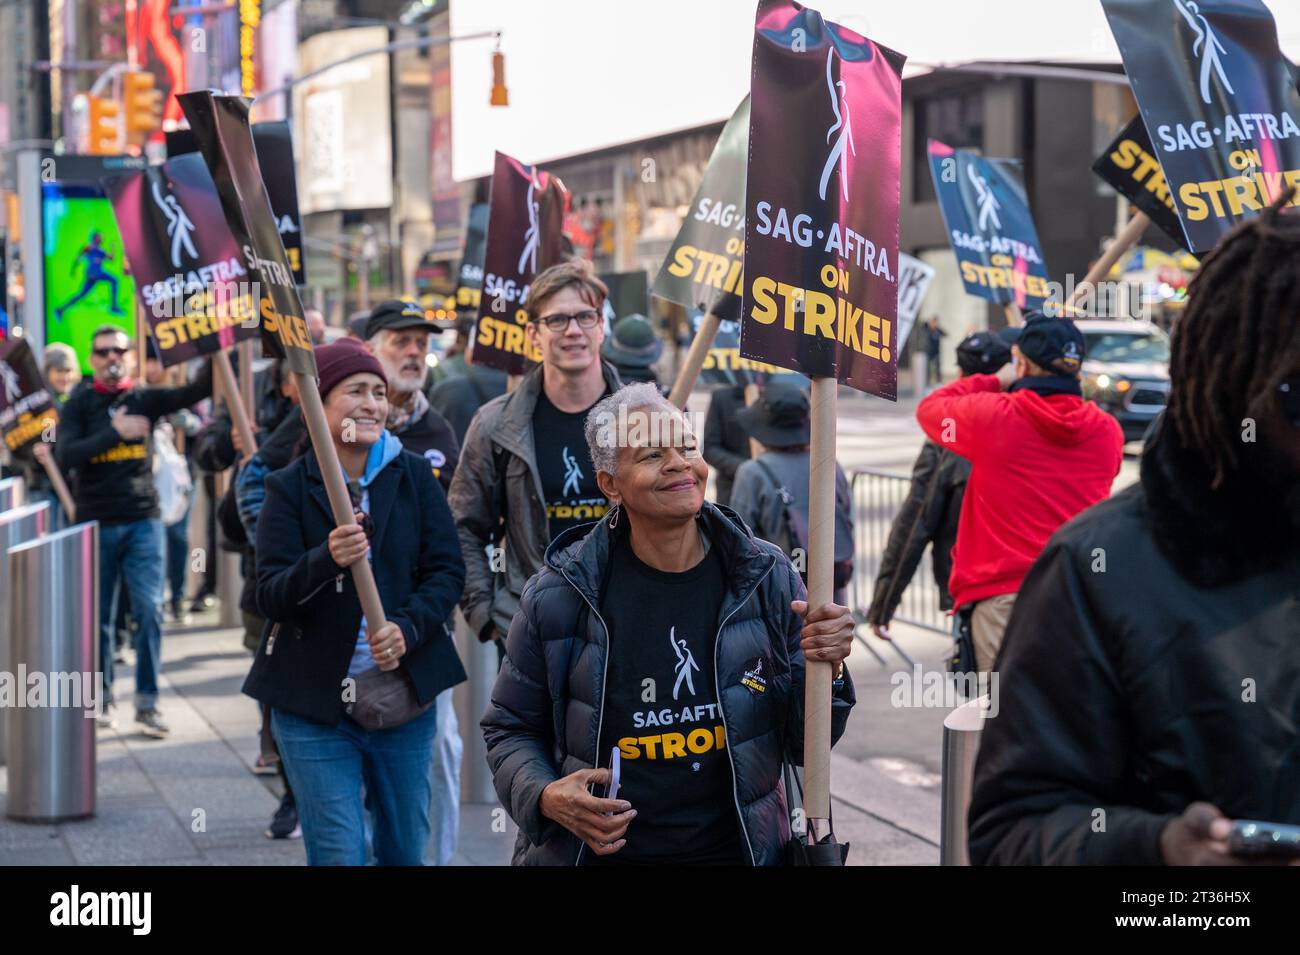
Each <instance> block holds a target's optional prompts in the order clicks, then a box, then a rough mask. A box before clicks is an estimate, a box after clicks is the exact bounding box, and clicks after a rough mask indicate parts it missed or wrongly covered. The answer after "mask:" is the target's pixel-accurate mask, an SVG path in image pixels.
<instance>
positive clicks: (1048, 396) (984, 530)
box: [916, 312, 1124, 673]
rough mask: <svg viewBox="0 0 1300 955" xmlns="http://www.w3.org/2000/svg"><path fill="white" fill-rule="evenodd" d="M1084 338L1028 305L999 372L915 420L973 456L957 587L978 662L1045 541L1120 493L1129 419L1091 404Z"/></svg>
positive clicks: (940, 395)
mask: <svg viewBox="0 0 1300 955" xmlns="http://www.w3.org/2000/svg"><path fill="white" fill-rule="evenodd" d="M1083 353H1084V342H1083V335H1082V334H1081V333H1080V332H1079V329H1078V328H1077V327H1075V324H1074V322H1072V321H1070V320H1069V319H1068V318H1048V317H1047V316H1045V315H1043V314H1042V313H1041V312H1030V313H1029V314H1028V315H1026V317H1025V324H1024V327H1023V329H1022V330H1021V333H1020V338H1019V340H1018V342H1017V343H1016V345H1015V346H1014V347H1013V349H1012V355H1013V361H1012V363H1011V364H1010V365H1007V366H1005V367H1004V368H1003V369H1002V370H1001V371H1000V372H998V374H996V375H970V376H968V377H966V378H960V379H958V380H957V381H954V382H953V383H952V384H950V385H947V386H945V387H943V388H940V389H938V390H937V391H935V392H933V393H932V394H930V395H929V396H928V397H927V398H925V400H923V401H922V402H921V404H920V406H919V407H918V408H917V409H916V417H917V419H918V420H919V421H920V422H921V427H922V428H923V429H925V433H926V434H927V435H928V436H929V437H930V439H931V440H933V441H935V442H938V444H939V445H940V446H942V447H946V448H951V449H952V450H953V451H955V452H956V453H957V454H959V455H961V456H962V457H964V458H966V459H967V460H969V461H970V463H971V475H970V480H969V482H968V483H967V485H966V497H965V500H964V503H963V504H962V511H961V519H960V521H959V522H958V525H957V543H956V545H954V547H953V555H952V556H953V562H952V577H951V579H950V581H949V585H948V586H949V590H950V591H951V592H952V598H953V606H954V607H956V608H958V612H969V613H970V615H971V617H970V622H971V637H972V640H973V642H974V645H975V662H976V666H977V667H978V669H979V671H980V672H981V673H987V672H989V671H991V670H992V669H993V664H994V662H995V660H996V658H997V653H998V647H999V646H1000V645H1001V643H1002V634H1003V632H1004V631H1005V630H1006V627H1007V621H1008V620H1009V619H1010V618H1011V608H1012V606H1013V605H1014V603H1015V600H1016V592H1017V591H1018V590H1019V589H1020V582H1021V581H1022V580H1023V579H1024V577H1025V574H1026V573H1027V572H1028V570H1029V567H1030V565H1031V564H1032V563H1033V562H1034V561H1035V560H1036V559H1037V558H1038V555H1039V554H1040V553H1041V552H1042V550H1043V547H1044V545H1045V544H1046V543H1047V539H1048V538H1049V537H1051V536H1052V534H1054V533H1055V532H1056V530H1057V529H1058V528H1059V527H1060V526H1061V525H1062V524H1064V523H1065V522H1066V521H1068V520H1070V519H1071V518H1072V517H1074V516H1075V515H1076V514H1078V513H1079V512H1080V511H1083V510H1084V509H1086V508H1089V507H1091V506H1092V505H1093V504H1096V503H1097V502H1098V501H1101V500H1104V499H1105V498H1106V497H1108V496H1109V495H1110V487H1111V484H1112V483H1113V482H1114V480H1115V475H1116V474H1118V473H1119V467H1120V462H1121V461H1122V459H1123V447H1124V438H1123V434H1122V432H1121V430H1120V427H1119V423H1118V422H1116V421H1115V419H1114V418H1112V417H1111V416H1110V415H1108V414H1106V413H1105V412H1104V411H1102V410H1101V409H1100V408H1098V407H1097V406H1096V405H1095V404H1092V403H1091V402H1087V401H1084V400H1083V396H1082V392H1081V391H1080V388H1079V366H1080V363H1081V362H1082V361H1083Z"/></svg>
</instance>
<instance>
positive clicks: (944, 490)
mask: <svg viewBox="0 0 1300 955" xmlns="http://www.w3.org/2000/svg"><path fill="white" fill-rule="evenodd" d="M969 479H970V462H969V461H967V460H966V459H965V458H963V457H962V456H961V455H959V454H956V453H954V452H952V451H949V450H948V449H946V448H941V447H939V445H937V444H935V443H934V442H933V441H926V442H925V444H924V445H922V446H921V453H920V454H918V455H917V456H916V464H915V465H913V467H912V484H911V487H909V488H908V491H907V498H906V499H905V500H904V501H903V506H902V507H900V508H899V509H898V514H897V515H895V517H894V523H893V524H892V525H891V526H890V528H889V539H888V540H887V541H886V542H885V552H884V553H883V554H882V555H881V557H880V569H879V570H878V571H876V587H875V590H874V591H873V593H872V595H871V606H870V607H869V608H868V609H867V623H870V624H882V625H887V624H888V623H889V622H890V621H891V620H893V619H894V611H896V610H897V609H898V604H899V601H901V600H902V599H903V592H904V591H905V590H907V585H908V584H909V583H911V581H912V575H913V574H915V573H916V567H917V565H918V564H919V563H920V562H921V558H922V557H923V556H924V555H925V548H926V547H927V546H928V545H930V544H931V543H933V544H934V547H933V549H932V550H931V552H930V563H931V565H932V567H933V569H934V582H935V584H936V585H937V586H938V588H939V609H941V610H951V609H952V595H951V594H950V593H948V578H949V577H950V576H951V575H952V548H953V545H954V544H956V543H957V522H958V520H959V519H960V517H961V499H962V496H963V495H964V494H965V493H966V482H967V481H968V480H969Z"/></svg>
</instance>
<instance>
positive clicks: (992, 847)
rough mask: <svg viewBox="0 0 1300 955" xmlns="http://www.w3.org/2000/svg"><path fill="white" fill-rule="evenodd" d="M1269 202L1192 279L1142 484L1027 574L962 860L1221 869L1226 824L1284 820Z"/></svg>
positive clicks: (1293, 602) (1285, 363) (1281, 559)
mask: <svg viewBox="0 0 1300 955" xmlns="http://www.w3.org/2000/svg"><path fill="white" fill-rule="evenodd" d="M1287 198H1289V197H1287ZM1285 201H1286V199H1284V200H1282V202H1285ZM1280 206H1281V203H1279V204H1278V205H1275V206H1273V207H1271V208H1270V209H1268V210H1267V211H1266V212H1265V213H1264V214H1263V215H1261V216H1260V217H1259V218H1257V219H1254V220H1252V221H1250V222H1247V223H1243V224H1242V225H1239V226H1238V227H1237V228H1236V229H1234V230H1233V231H1232V232H1231V233H1229V234H1228V235H1227V236H1226V237H1225V238H1224V239H1223V241H1222V242H1221V243H1220V245H1219V246H1218V248H1217V249H1215V250H1214V251H1213V252H1212V253H1211V254H1210V255H1208V256H1207V257H1206V258H1205V260H1204V262H1203V264H1202V267H1201V270H1200V273H1199V274H1198V275H1197V277H1196V278H1195V280H1194V281H1193V282H1192V285H1191V288H1190V293H1189V300H1188V306H1187V309H1186V311H1185V313H1184V315H1183V318H1182V319H1181V321H1180V323H1179V325H1178V327H1177V329H1176V330H1175V333H1174V340H1173V354H1172V357H1171V361H1170V369H1169V377H1170V383H1171V388H1170V395H1169V404H1168V407H1167V409H1166V411H1165V413H1164V415H1163V416H1162V418H1161V419H1160V421H1159V423H1158V424H1157V426H1156V429H1155V431H1154V433H1153V434H1152V437H1151V439H1150V441H1149V443H1148V445H1147V447H1146V449H1145V452H1144V454H1143V457H1142V479H1141V482H1140V483H1139V484H1137V485H1134V486H1133V487H1130V488H1128V489H1127V490H1125V491H1123V492H1122V493H1120V494H1118V495H1116V496H1115V497H1114V498H1112V499H1110V500H1109V501H1106V502H1105V503H1103V504H1099V505H1097V506H1096V507H1094V508H1092V509H1091V510H1089V511H1087V512H1086V513H1085V514H1083V515H1082V516H1081V517H1079V518H1077V519H1076V520H1074V521H1072V522H1071V523H1069V524H1067V525H1066V526H1065V527H1063V528H1062V529H1061V530H1060V531H1059V532H1058V533H1057V534H1056V535H1055V536H1054V537H1053V538H1052V540H1051V542H1050V543H1049V544H1048V546H1047V548H1046V549H1045V550H1044V552H1043V555H1042V557H1040V558H1039V560H1038V561H1037V563H1035V564H1034V566H1033V568H1032V569H1031V570H1030V572H1029V575H1028V576H1027V577H1026V578H1025V581H1024V585H1023V586H1022V587H1021V590H1020V596H1019V598H1018V600H1017V602H1016V610H1015V614H1014V616H1013V617H1012V620H1011V624H1010V626H1009V628H1008V629H1007V633H1006V638H1005V640H1004V642H1003V646H1002V655H1001V657H1000V658H999V661H998V665H999V670H1000V672H1001V674H1002V677H1003V679H1002V693H1001V695H1000V700H999V704H1000V710H999V712H998V715H997V717H996V718H995V719H992V720H989V721H987V722H986V723H985V725H984V730H983V733H982V737H981V741H980V751H979V757H978V760H977V762H976V766H975V784H974V793H973V799H972V802H971V807H970V816H969V822H970V855H971V861H972V862H974V863H975V864H977V865H978V864H988V863H997V864H1042V863H1049V864H1050V863H1065V864H1078V863H1098V864H1109V865H1115V864H1137V865H1158V864H1161V863H1166V864H1198V863H1200V864H1232V863H1239V862H1246V861H1248V860H1247V859H1246V858H1242V857H1237V856H1234V855H1232V854H1231V853H1230V851H1229V848H1228V835H1229V832H1230V829H1231V822H1230V820H1232V819H1256V820H1264V821H1267V822H1274V823H1291V824H1297V823H1300V760H1297V759H1296V758H1295V756H1296V752H1297V751H1300V730H1298V729H1297V728H1298V727H1300V679H1297V675H1298V674H1300V400H1298V399H1300V215H1296V214H1281V213H1280V212H1279V209H1280Z"/></svg>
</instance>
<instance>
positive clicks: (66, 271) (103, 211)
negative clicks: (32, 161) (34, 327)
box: [42, 182, 135, 374]
mask: <svg viewBox="0 0 1300 955" xmlns="http://www.w3.org/2000/svg"><path fill="white" fill-rule="evenodd" d="M42 189H43V198H44V202H43V206H42V210H43V214H44V223H43V225H44V236H45V341H46V343H50V342H65V343H66V344H68V345H71V346H72V348H73V349H74V350H75V351H76V353H77V358H78V360H79V361H80V362H81V370H82V372H83V374H90V373H91V369H90V363H89V356H90V336H91V335H92V334H93V333H94V331H95V329H96V328H98V327H99V326H101V325H117V326H119V327H120V328H121V329H122V330H123V331H125V332H126V333H127V334H128V335H130V336H131V337H132V339H134V337H135V288H134V287H133V286H132V284H131V278H130V276H129V275H128V274H127V271H126V266H125V256H124V255H123V252H122V237H121V236H120V235H119V234H118V231H117V220H116V219H114V218H113V205H112V203H111V202H109V201H108V199H107V198H105V196H104V194H103V192H102V191H101V190H100V189H99V188H98V186H92V185H89V184H86V185H82V184H73V183H60V182H47V183H46V184H45V185H44V186H43V187H42Z"/></svg>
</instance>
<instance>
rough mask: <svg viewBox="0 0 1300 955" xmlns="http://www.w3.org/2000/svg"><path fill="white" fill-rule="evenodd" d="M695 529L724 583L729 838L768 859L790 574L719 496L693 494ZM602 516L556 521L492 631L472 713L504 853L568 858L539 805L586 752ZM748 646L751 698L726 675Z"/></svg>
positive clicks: (600, 682) (785, 740)
mask: <svg viewBox="0 0 1300 955" xmlns="http://www.w3.org/2000/svg"><path fill="white" fill-rule="evenodd" d="M702 514H703V519H704V521H705V532H706V533H707V534H708V535H709V538H710V540H711V541H712V543H713V545H714V546H715V547H717V548H718V553H719V554H720V555H721V557H722V561H723V565H724V567H725V569H726V579H727V582H728V584H729V590H728V592H727V594H726V597H725V598H724V600H723V603H722V608H721V610H720V611H719V615H718V620H719V623H720V624H721V625H722V629H721V630H720V631H719V632H718V638H717V650H716V663H717V681H718V686H719V687H721V688H722V698H721V699H720V700H719V701H718V703H719V706H720V708H721V710H722V721H723V724H724V726H725V727H726V740H727V751H728V753H729V755H730V757H731V760H732V765H733V767H734V782H735V798H736V806H737V808H738V817H739V820H740V827H741V833H742V840H744V841H746V842H747V844H748V846H749V853H750V856H749V857H750V859H751V861H752V862H753V863H754V864H756V865H776V864H779V863H780V861H781V852H782V848H783V847H784V845H785V843H786V841H787V840H788V839H789V835H790V822H789V815H788V813H787V809H786V798H785V792H784V788H783V786H782V784H781V765H782V749H783V746H784V749H785V751H786V753H787V754H788V755H789V758H790V759H791V760H792V761H793V762H794V763H795V764H796V765H799V764H802V762H803V697H804V683H803V675H804V660H803V652H802V651H801V650H800V647H799V640H800V637H799V634H800V631H801V630H802V626H803V625H802V621H801V620H800V619H799V618H798V617H795V616H794V614H793V613H791V611H790V609H789V607H790V601H791V600H803V599H805V597H804V593H805V592H804V586H803V582H802V581H801V580H800V579H799V575H798V574H797V573H796V572H795V570H794V568H793V567H792V566H791V565H790V562H789V560H787V559H786V557H785V555H784V554H782V553H781V551H780V550H779V549H778V548H777V547H776V546H775V545H773V544H769V543H767V542H766V541H761V540H757V539H755V538H754V537H753V536H752V535H751V534H750V533H749V530H748V529H747V528H746V527H745V525H744V523H743V522H741V521H740V519H739V518H737V517H736V515H735V513H734V512H732V511H731V510H730V509H728V508H719V507H715V506H714V505H712V504H708V503H706V504H705V505H704V508H703V510H702ZM614 533H617V534H626V533H627V522H626V521H623V522H622V524H621V526H620V527H618V529H617V530H616V531H610V529H609V520H608V518H606V519H605V520H602V521H600V522H599V523H598V524H584V525H582V526H580V527H574V528H571V529H570V530H568V531H565V532H564V533H562V534H561V535H560V536H559V537H557V538H556V539H555V541H554V542H553V543H552V544H551V546H550V547H548V548H547V550H546V564H545V566H544V567H543V568H542V570H541V571H539V572H538V573H537V574H536V575H534V576H533V578H532V579H531V580H529V582H528V584H527V586H526V587H525V588H524V593H523V597H522V598H521V600H520V605H519V612H518V613H517V614H515V618H514V622H513V623H512V624H511V626H510V634H509V636H508V637H507V639H506V656H505V660H504V661H503V662H502V665H501V671H500V673H499V674H498V675H497V682H496V686H495V687H494V688H493V690H492V702H491V704H490V705H489V706H488V711H487V714H486V715H485V716H484V717H483V721H482V727H483V737H484V739H485V741H486V742H487V759H488V765H489V766H491V768H492V772H493V775H494V778H495V782H496V789H497V795H498V796H499V797H500V799H501V804H502V805H503V806H505V807H506V810H507V811H508V812H509V813H510V816H511V818H512V819H514V820H515V822H516V823H518V825H519V841H518V842H517V843H516V846H515V857H514V861H515V864H524V865H573V864H574V863H575V862H576V861H578V850H579V848H580V847H581V845H582V843H581V842H580V841H579V840H578V838H577V836H575V835H573V834H572V833H570V832H569V831H568V830H566V829H564V828H562V827H561V826H559V825H558V824H557V823H555V822H552V821H551V820H549V819H547V818H546V817H544V816H543V815H542V814H541V807H540V800H541V795H542V790H543V789H545V788H546V786H547V785H548V784H549V783H551V782H554V781H555V780H556V779H558V778H560V777H562V776H567V775H569V774H570V773H573V772H576V771H577V770H579V769H589V768H591V767H593V766H594V765H595V760H596V748H597V734H598V732H599V720H600V714H601V708H602V705H603V700H602V698H601V694H602V693H603V692H604V674H605V667H606V647H607V644H606V630H605V625H604V623H603V621H602V620H601V619H600V617H599V615H598V614H597V613H593V612H591V608H596V607H599V605H600V590H601V583H602V578H603V575H604V573H605V569H606V568H607V567H608V565H609V550H610V544H611V534H614ZM756 655H758V656H761V657H762V658H763V660H764V665H763V671H764V672H765V673H767V674H768V690H767V692H766V693H764V694H763V695H762V696H761V697H759V698H758V701H757V702H756V700H755V698H754V697H753V696H752V695H751V694H750V692H749V691H748V690H746V689H745V688H744V687H743V686H741V684H740V680H741V678H742V676H743V675H744V673H745V671H746V669H748V668H749V667H750V666H751V665H752V664H753V661H754V657H755V656H756ZM855 701H856V700H855V697H854V693H853V682H852V679H851V678H850V677H849V675H848V672H847V671H845V675H844V681H843V682H842V683H841V684H839V685H838V686H837V689H836V691H835V695H834V697H833V698H832V706H831V740H832V742H833V741H835V740H837V739H839V738H840V736H841V735H842V734H843V732H844V727H845V725H846V724H847V722H848V717H849V710H850V709H852V707H853V704H854V702H855Z"/></svg>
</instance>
